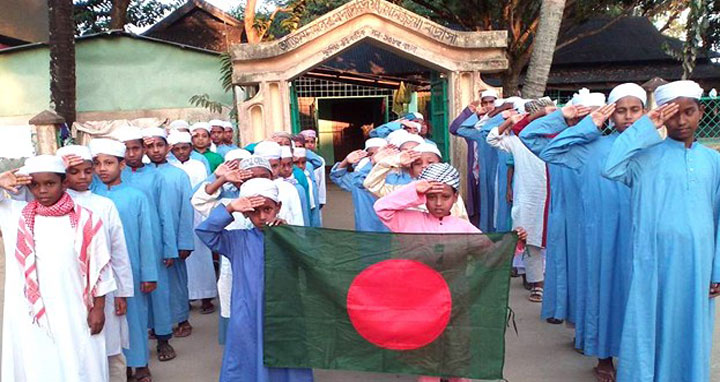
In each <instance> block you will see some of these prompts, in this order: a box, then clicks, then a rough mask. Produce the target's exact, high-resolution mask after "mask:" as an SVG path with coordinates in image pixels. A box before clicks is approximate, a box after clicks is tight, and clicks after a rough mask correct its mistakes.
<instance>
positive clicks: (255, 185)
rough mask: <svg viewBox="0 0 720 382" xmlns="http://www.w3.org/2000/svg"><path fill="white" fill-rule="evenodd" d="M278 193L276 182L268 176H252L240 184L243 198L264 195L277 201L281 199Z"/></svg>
mask: <svg viewBox="0 0 720 382" xmlns="http://www.w3.org/2000/svg"><path fill="white" fill-rule="evenodd" d="M278 194H279V192H278V188H277V185H275V182H273V181H272V180H270V179H266V178H252V179H249V180H248V181H246V182H245V183H243V184H242V186H240V197H241V198H249V197H252V196H262V197H265V198H268V199H270V200H272V201H274V202H275V203H277V202H278V201H279V200H280V199H279V198H278Z"/></svg>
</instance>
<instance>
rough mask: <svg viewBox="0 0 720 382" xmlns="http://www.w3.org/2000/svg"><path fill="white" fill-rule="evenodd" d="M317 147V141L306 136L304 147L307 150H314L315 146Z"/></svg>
mask: <svg viewBox="0 0 720 382" xmlns="http://www.w3.org/2000/svg"><path fill="white" fill-rule="evenodd" d="M316 147H317V141H316V140H315V138H308V139H306V140H305V148H306V149H308V150H312V151H315V148H316Z"/></svg>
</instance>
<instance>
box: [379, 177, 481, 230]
mask: <svg viewBox="0 0 720 382" xmlns="http://www.w3.org/2000/svg"><path fill="white" fill-rule="evenodd" d="M426 202H427V198H426V197H425V194H418V193H417V190H416V188H415V183H410V184H407V185H405V186H402V187H400V188H399V189H397V190H395V191H393V192H391V193H390V194H388V195H386V196H384V197H382V198H380V199H378V201H377V202H375V212H377V215H378V217H379V218H380V220H381V221H382V222H383V224H385V226H387V227H388V229H390V231H392V232H402V233H443V232H445V233H481V232H480V230H478V229H477V227H475V226H474V225H472V223H470V222H469V221H467V220H465V219H460V218H457V217H455V216H452V215H450V216H445V217H443V218H442V219H438V218H436V217H435V216H433V215H431V214H430V213H428V212H423V211H418V210H417V207H418V206H421V205H424V204H425V203H426Z"/></svg>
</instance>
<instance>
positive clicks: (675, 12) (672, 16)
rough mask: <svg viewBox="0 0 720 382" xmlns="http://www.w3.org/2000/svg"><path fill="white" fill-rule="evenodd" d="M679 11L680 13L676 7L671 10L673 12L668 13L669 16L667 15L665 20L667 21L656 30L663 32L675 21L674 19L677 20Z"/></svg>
mask: <svg viewBox="0 0 720 382" xmlns="http://www.w3.org/2000/svg"><path fill="white" fill-rule="evenodd" d="M680 13H681V12H680V10H679V9H676V10H675V11H673V13H671V14H670V17H668V20H667V22H666V23H665V25H663V26H662V28H660V29H658V32H660V33H663V32H665V31H666V30H667V29H668V28H670V26H671V25H672V23H673V22H675V20H677V18H678V17H680Z"/></svg>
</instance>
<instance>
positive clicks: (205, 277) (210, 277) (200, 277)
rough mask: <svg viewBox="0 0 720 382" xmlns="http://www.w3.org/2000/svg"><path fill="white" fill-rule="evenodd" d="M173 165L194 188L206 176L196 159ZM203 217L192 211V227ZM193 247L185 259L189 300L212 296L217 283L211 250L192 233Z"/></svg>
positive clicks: (215, 292) (215, 294)
mask: <svg viewBox="0 0 720 382" xmlns="http://www.w3.org/2000/svg"><path fill="white" fill-rule="evenodd" d="M172 164H173V165H174V166H176V167H178V168H180V169H182V170H183V171H185V173H186V174H187V176H188V178H189V179H190V186H191V187H193V188H195V187H197V186H199V185H201V184H203V181H204V180H205V179H206V178H207V173H206V172H205V168H204V166H203V165H202V164H201V163H200V162H199V161H197V160H194V159H188V160H187V161H185V162H182V163H181V162H180V161H178V162H173V163H172ZM203 220H204V217H203V216H202V215H201V214H200V213H199V212H197V211H194V213H193V227H197V226H198V225H199V224H200V223H201V222H202V221H203ZM193 240H194V244H193V245H194V247H195V250H193V252H192V254H191V255H190V257H188V258H187V259H185V267H186V268H187V289H188V298H189V299H190V300H199V299H203V298H214V297H215V296H217V285H216V281H215V265H214V264H213V259H212V252H211V251H210V249H209V248H208V247H207V246H206V245H205V244H203V243H202V241H200V239H199V238H198V237H197V236H196V235H193Z"/></svg>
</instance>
